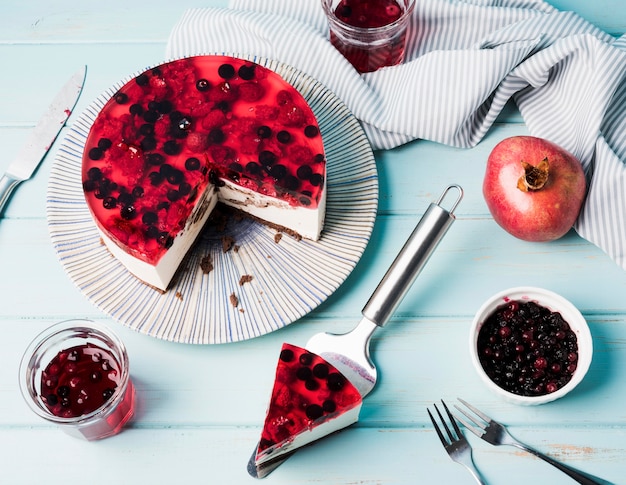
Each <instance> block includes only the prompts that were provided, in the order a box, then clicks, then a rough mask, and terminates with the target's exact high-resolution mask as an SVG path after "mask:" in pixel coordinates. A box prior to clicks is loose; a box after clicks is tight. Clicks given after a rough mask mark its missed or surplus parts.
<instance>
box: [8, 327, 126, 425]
mask: <svg viewBox="0 0 626 485" xmlns="http://www.w3.org/2000/svg"><path fill="white" fill-rule="evenodd" d="M73 330H74V331H76V333H84V334H86V336H87V337H88V336H89V335H88V334H89V333H95V334H96V335H98V334H99V335H100V336H102V337H105V338H106V339H107V340H109V341H110V342H111V343H112V344H113V345H114V346H115V347H117V349H115V350H114V353H115V354H118V353H119V355H115V357H116V359H119V360H120V362H118V365H119V366H120V383H119V385H118V386H116V388H115V391H114V392H113V394H112V395H111V397H110V398H109V399H108V400H107V401H106V402H105V403H104V404H102V406H100V407H98V408H97V409H94V410H93V411H91V412H90V413H87V414H81V415H80V416H74V417H71V418H65V417H62V416H56V415H54V414H52V413H51V412H50V411H49V410H48V409H47V408H46V407H45V404H44V403H43V401H41V399H40V394H39V392H37V391H36V388H35V383H34V382H33V380H32V378H31V377H32V374H33V369H34V370H35V371H36V370H38V369H40V368H41V366H39V365H35V366H33V365H32V364H33V363H36V362H37V360H38V359H37V356H38V355H39V352H40V350H41V349H42V347H43V346H44V345H45V344H46V343H49V342H55V340H54V339H55V338H57V339H58V338H59V336H60V335H61V334H62V333H64V332H68V331H73ZM99 340H101V339H99ZM59 342H60V340H59ZM107 345H108V344H107ZM112 350H113V349H112ZM18 374H19V386H20V391H21V393H22V397H23V398H24V400H25V401H26V403H27V404H28V406H29V407H30V408H31V410H33V411H34V412H35V414H37V415H38V416H40V417H42V418H44V419H45V420H47V421H50V422H53V423H56V424H72V425H77V426H78V425H82V424H86V423H89V422H90V421H91V420H93V419H94V418H100V417H102V416H107V415H108V414H110V413H111V412H112V411H113V410H114V409H115V407H116V406H117V404H118V403H119V401H120V399H121V398H122V397H123V395H124V393H125V392H126V390H127V387H128V381H129V376H130V373H129V360H128V354H127V352H126V346H125V345H124V343H123V342H122V341H121V339H120V338H119V337H118V336H117V334H116V333H115V332H113V331H112V330H111V329H110V328H108V327H107V326H106V325H104V324H101V323H98V322H94V321H92V320H88V319H70V320H63V321H61V322H57V323H55V324H53V325H51V326H49V327H47V328H46V329H44V330H42V331H41V332H40V333H38V334H37V335H36V336H35V337H34V338H33V339H32V340H31V342H30V343H29V344H28V346H27V347H26V350H25V351H24V353H23V354H22V359H21V361H20V365H19V370H18Z"/></svg>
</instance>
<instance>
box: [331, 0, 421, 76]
mask: <svg viewBox="0 0 626 485" xmlns="http://www.w3.org/2000/svg"><path fill="white" fill-rule="evenodd" d="M322 7H323V8H324V12H325V13H326V17H327V18H328V24H329V27H330V41H331V43H332V44H333V45H334V46H335V48H337V50H338V51H339V52H341V53H342V54H343V55H344V57H345V58H346V59H348V61H350V63H351V64H352V65H353V66H354V67H355V68H356V69H357V71H359V72H361V73H363V72H372V71H376V70H378V69H380V68H381V67H385V66H395V65H396V64H400V63H401V62H402V61H403V60H404V52H405V44H406V35H407V26H408V24H409V20H410V18H411V15H412V13H413V9H414V7H415V0H322Z"/></svg>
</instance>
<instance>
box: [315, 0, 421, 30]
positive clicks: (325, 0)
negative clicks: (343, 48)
mask: <svg viewBox="0 0 626 485" xmlns="http://www.w3.org/2000/svg"><path fill="white" fill-rule="evenodd" d="M401 1H402V3H408V5H407V7H406V9H405V10H404V11H403V12H402V15H401V16H400V17H399V18H398V19H396V20H394V21H393V22H391V23H389V24H385V25H381V26H380V27H356V26H354V25H350V24H348V23H346V22H344V21H343V20H341V19H340V18H339V17H337V16H336V15H335V13H334V12H333V11H332V9H331V8H330V4H331V2H332V0H321V2H322V8H323V9H324V12H325V13H326V18H327V19H328V23H329V24H330V25H331V26H333V25H334V26H338V27H340V28H342V29H343V30H345V31H346V32H350V33H352V34H359V35H368V34H369V35H374V34H375V35H381V34H386V33H387V32H388V31H391V30H395V29H396V28H397V27H398V26H399V25H400V24H402V23H405V22H406V21H407V20H408V19H409V18H410V16H411V15H412V13H413V10H414V9H415V3H416V0H401Z"/></svg>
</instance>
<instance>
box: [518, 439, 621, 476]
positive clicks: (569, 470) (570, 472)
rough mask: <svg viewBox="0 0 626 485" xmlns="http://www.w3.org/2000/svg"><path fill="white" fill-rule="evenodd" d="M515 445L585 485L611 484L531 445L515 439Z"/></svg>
mask: <svg viewBox="0 0 626 485" xmlns="http://www.w3.org/2000/svg"><path fill="white" fill-rule="evenodd" d="M511 444H512V445H513V446H516V447H517V448H520V449H522V450H524V451H527V452H528V453H531V454H533V455H535V456H536V457H537V458H541V459H542V460H543V461H546V462H548V463H550V465H552V466H554V467H555V468H558V469H559V470H561V471H562V472H563V473H565V474H566V475H568V476H570V477H571V478H573V479H574V480H576V481H577V482H578V483H582V484H584V485H610V482H607V481H605V480H601V479H599V478H596V477H592V476H591V475H587V474H585V473H583V472H580V471H578V470H576V469H574V468H572V467H570V466H567V465H564V464H563V463H559V462H558V461H556V460H554V459H552V458H550V457H549V456H547V455H544V454H543V453H540V452H539V451H537V450H534V449H532V448H531V447H529V446H527V445H525V444H523V443H520V442H518V441H515V442H513V443H511Z"/></svg>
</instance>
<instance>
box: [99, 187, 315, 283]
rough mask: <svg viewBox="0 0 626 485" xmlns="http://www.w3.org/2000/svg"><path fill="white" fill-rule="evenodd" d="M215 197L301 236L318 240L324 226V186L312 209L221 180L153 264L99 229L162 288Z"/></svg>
mask: <svg viewBox="0 0 626 485" xmlns="http://www.w3.org/2000/svg"><path fill="white" fill-rule="evenodd" d="M218 200H220V201H222V202H223V203H225V204H227V205H230V206H232V207H236V208H237V209H240V210H242V211H244V212H247V213H249V214H251V215H253V216H254V217H258V218H259V219H262V220H264V221H267V222H269V223H272V224H276V225H279V226H283V227H286V228H288V229H291V230H293V231H295V232H297V233H298V234H300V235H301V236H302V237H305V238H308V239H312V240H315V241H316V240H318V239H319V237H320V233H321V231H322V228H323V226H324V215H325V212H326V190H324V191H323V192H322V200H320V203H319V204H318V207H317V208H316V209H307V208H305V207H293V206H290V205H289V204H288V203H287V202H285V201H283V200H279V199H275V198H273V197H266V196H263V195H261V194H259V193H257V192H254V191H252V190H249V189H246V188H243V187H240V186H239V185H235V184H233V183H231V182H228V181H225V185H223V186H221V187H220V188H219V190H215V187H214V186H213V185H209V186H208V187H207V190H206V191H205V192H204V194H203V195H202V199H201V200H200V201H198V204H197V205H196V207H195V208H194V210H193V212H192V213H191V215H190V216H189V218H188V219H187V223H186V226H185V228H184V229H183V230H182V231H181V232H180V233H178V234H177V235H176V238H175V239H174V243H173V244H172V247H170V248H169V249H168V250H167V252H166V253H165V254H164V255H163V257H162V258H161V259H160V260H159V261H158V263H157V264H156V265H152V264H150V263H147V262H145V261H142V260H141V259H138V258H136V257H134V256H132V255H131V254H129V253H127V252H126V251H125V250H124V249H123V248H121V247H120V246H118V245H117V244H116V243H115V242H114V241H113V240H112V239H111V238H110V237H108V236H107V235H106V234H105V232H104V231H102V230H100V234H101V236H102V240H103V241H104V243H105V244H106V246H107V248H108V249H109V251H110V252H111V254H113V256H115V258H116V259H117V260H118V261H120V262H121V263H122V264H123V265H124V266H125V267H126V269H128V271H130V272H131V273H132V274H134V275H135V276H136V277H137V278H139V279H140V280H142V281H144V282H145V283H147V284H148V285H150V286H153V287H155V288H157V289H159V290H162V291H166V290H167V288H168V286H169V284H170V282H171V280H172V278H173V277H174V274H175V273H176V270H177V269H178V267H179V266H180V264H181V262H182V260H183V258H184V257H185V255H186V254H187V252H188V251H189V249H190V248H191V246H192V245H193V243H194V241H195V240H196V238H197V237H198V235H199V234H200V231H201V230H202V228H203V227H204V224H205V223H206V221H207V219H208V218H209V215H210V214H211V211H213V209H214V207H215V205H216V204H217V202H218Z"/></svg>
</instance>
